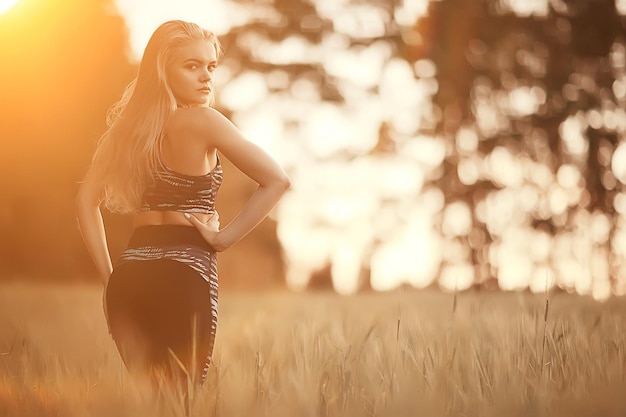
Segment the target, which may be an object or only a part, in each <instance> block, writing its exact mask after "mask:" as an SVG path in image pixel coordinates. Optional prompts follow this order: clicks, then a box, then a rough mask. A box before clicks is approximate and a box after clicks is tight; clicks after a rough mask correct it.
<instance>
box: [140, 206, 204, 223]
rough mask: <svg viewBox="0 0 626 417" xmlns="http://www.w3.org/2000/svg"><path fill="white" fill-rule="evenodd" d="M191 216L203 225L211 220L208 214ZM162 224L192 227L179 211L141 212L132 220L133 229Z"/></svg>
mask: <svg viewBox="0 0 626 417" xmlns="http://www.w3.org/2000/svg"><path fill="white" fill-rule="evenodd" d="M193 215H194V216H196V218H197V219H198V220H200V221H201V222H204V223H206V222H207V221H208V220H209V219H210V218H211V215H210V214H204V213H193ZM164 224H174V225H180V226H190V227H194V226H193V225H192V224H191V223H189V220H187V219H186V218H185V215H184V213H181V212H179V211H155V210H151V211H142V212H140V213H137V214H135V217H134V218H133V227H140V226H161V225H164Z"/></svg>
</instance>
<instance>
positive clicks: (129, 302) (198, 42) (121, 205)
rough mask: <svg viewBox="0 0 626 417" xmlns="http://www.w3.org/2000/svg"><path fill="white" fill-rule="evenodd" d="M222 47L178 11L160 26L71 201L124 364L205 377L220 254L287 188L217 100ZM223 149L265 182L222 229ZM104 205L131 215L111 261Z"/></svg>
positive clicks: (177, 378) (162, 374)
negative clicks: (126, 238)
mask: <svg viewBox="0 0 626 417" xmlns="http://www.w3.org/2000/svg"><path fill="white" fill-rule="evenodd" d="M220 54H221V48H220V44H219V42H218V40H217V38H216V37H215V35H214V34H212V33H211V32H209V31H207V30H205V29H203V28H201V27H199V26H198V25H196V24H193V23H189V22H183V21H178V20H177V21H169V22H166V23H164V24H162V25H161V26H160V27H159V28H157V30H156V31H155V32H154V34H153V35H152V37H151V38H150V40H149V42H148V44H147V46H146V49H145V52H144V55H143V58H142V61H141V64H140V66H139V71H138V74H137V77H136V78H135V80H133V81H132V82H131V83H130V85H129V86H128V88H127V89H126V91H125V93H124V94H123V96H122V98H121V100H120V101H119V102H118V103H117V104H116V105H115V106H113V107H112V109H111V111H110V112H109V115H108V123H109V128H108V130H107V131H106V132H105V133H104V135H103V136H102V137H101V139H100V141H99V143H98V146H97V149H96V151H95V154H94V157H93V160H92V163H91V166H90V168H89V170H88V171H87V174H86V176H85V179H84V181H83V182H82V184H81V187H80V190H79V192H78V195H77V199H76V202H77V212H78V221H79V225H80V229H81V232H82V235H83V239H84V241H85V244H86V246H87V249H88V251H89V253H90V255H91V257H92V259H93V261H94V263H95V265H96V268H97V271H98V273H99V276H100V278H101V279H102V282H103V283H104V285H105V291H104V310H105V315H106V317H107V322H108V325H109V331H110V332H111V335H112V337H113V339H114V341H115V343H116V346H117V348H118V350H119V353H120V355H121V357H122V359H123V361H124V363H125V365H126V366H127V368H128V369H129V370H130V371H131V372H134V371H138V372H144V373H147V374H148V375H150V376H151V378H153V379H157V377H158V378H165V379H166V380H168V381H170V382H174V383H186V381H189V380H192V381H193V382H194V383H198V384H201V383H202V382H203V381H204V378H205V376H206V372H207V367H208V364H209V363H210V361H211V355H212V352H213V343H214V339H215V332H216V328H217V289H218V277H217V258H216V254H217V253H218V252H221V251H223V250H226V249H227V248H229V247H230V246H231V245H233V244H234V243H235V242H237V241H239V240H240V239H241V238H243V237H244V236H245V235H246V234H247V233H248V232H250V231H251V230H252V229H253V228H254V227H255V226H256V225H258V224H259V223H260V222H261V221H262V220H263V219H264V218H265V217H266V216H267V215H268V213H269V212H270V210H271V209H272V208H273V207H274V205H275V204H276V203H277V202H278V200H279V199H280V197H281V196H282V195H283V193H284V192H285V191H286V190H287V188H288V187H289V179H288V177H287V175H286V174H285V172H284V170H283V169H282V168H281V167H280V166H279V165H278V164H277V163H276V162H275V161H274V160H273V159H272V158H271V157H270V156H268V154H267V153H266V152H264V151H263V150H262V149H261V148H259V147H257V146H256V145H254V144H253V143H251V142H249V141H247V140H246V139H245V138H243V137H242V135H241V134H240V133H239V131H238V130H237V129H236V128H235V127H234V126H233V124H232V123H231V122H230V121H229V120H228V119H227V118H225V117H224V116H223V115H222V114H221V113H219V112H218V111H217V110H215V109H213V108H212V107H211V104H212V102H213V97H214V90H213V83H212V80H213V73H214V71H215V69H216V67H217V64H218V58H219V57H220ZM221 157H225V158H227V159H228V160H230V161H231V162H232V163H233V164H234V165H235V166H236V167H237V168H239V169H240V170H241V171H242V172H244V173H245V174H247V175H248V176H249V177H250V178H252V179H253V180H254V181H256V182H257V183H258V188H257V189H256V191H255V192H254V194H253V195H252V196H251V197H250V199H249V201H248V202H247V204H245V205H244V207H243V208H242V209H241V211H240V213H239V214H238V215H237V216H236V217H235V218H234V219H233V220H232V222H230V223H229V224H228V225H227V226H225V227H223V228H221V229H220V223H219V219H218V214H217V212H216V211H215V198H216V195H217V192H218V189H219V187H220V184H221V182H222V166H221V161H220V158H221ZM101 206H105V207H106V208H107V209H109V210H111V211H113V212H120V213H132V214H133V218H134V222H133V223H134V230H133V234H132V237H131V239H130V242H129V244H128V248H127V249H126V251H125V252H124V253H123V254H122V255H121V257H120V258H119V259H118V260H116V262H115V266H113V262H112V260H111V257H110V255H109V251H108V248H107V240H106V236H105V228H104V224H103V220H102V215H101V211H100V208H101Z"/></svg>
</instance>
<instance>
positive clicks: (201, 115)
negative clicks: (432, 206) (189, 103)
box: [169, 107, 229, 134]
mask: <svg viewBox="0 0 626 417" xmlns="http://www.w3.org/2000/svg"><path fill="white" fill-rule="evenodd" d="M224 123H229V121H228V119H227V118H226V117H225V116H224V115H223V114H222V113H220V112H219V110H216V109H214V108H212V107H192V108H179V109H177V110H176V112H175V113H174V117H172V120H171V121H170V123H169V129H174V130H177V131H180V130H184V131H187V132H189V133H194V132H195V133H200V134H207V133H210V132H211V131H213V130H215V129H216V128H219V127H220V126H221V125H223V124H224Z"/></svg>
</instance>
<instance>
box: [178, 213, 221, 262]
mask: <svg viewBox="0 0 626 417" xmlns="http://www.w3.org/2000/svg"><path fill="white" fill-rule="evenodd" d="M185 218H186V219H187V220H188V221H189V223H191V224H192V225H193V226H194V227H195V228H196V229H198V231H199V232H200V235H201V236H202V238H203V239H204V240H205V241H206V242H207V243H208V244H209V246H211V248H213V250H215V251H216V252H222V251H223V250H225V249H226V247H224V245H222V244H220V239H219V235H220V216H219V214H218V213H217V211H216V212H215V213H213V214H212V215H211V217H209V218H208V220H207V221H206V222H203V221H201V220H199V219H198V218H197V217H196V216H194V215H193V214H190V213H185Z"/></svg>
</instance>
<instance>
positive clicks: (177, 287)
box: [106, 225, 218, 383]
mask: <svg viewBox="0 0 626 417" xmlns="http://www.w3.org/2000/svg"><path fill="white" fill-rule="evenodd" d="M217 294H218V281H217V256H216V254H215V253H214V252H213V251H211V249H210V247H209V246H208V245H207V243H206V242H205V241H204V239H203V238H202V236H201V235H200V234H199V232H198V231H197V230H196V228H195V227H193V226H178V225H162V226H141V227H138V228H136V229H135V231H134V232H133V234H132V236H131V238H130V242H129V244H128V248H127V249H126V250H125V251H124V252H123V254H122V255H121V256H120V258H119V260H118V261H117V263H116V265H115V267H114V269H113V273H112V274H111V277H110V279H109V283H108V285H107V289H106V309H107V319H108V324H109V330H110V332H111V335H112V337H113V340H114V341H115V344H116V346H117V348H118V350H119V352H120V356H121V357H122V360H123V361H124V364H125V365H126V367H127V368H128V369H129V370H130V371H131V372H132V371H133V368H135V369H138V370H139V369H143V370H148V371H154V370H162V371H163V372H165V373H166V374H167V375H169V376H172V375H174V376H176V375H177V376H178V377H183V378H190V379H191V380H193V381H195V382H199V383H202V382H203V381H204V379H205V377H206V374H207V370H208V366H209V363H210V362H211V356H212V353H213V345H214V342H215V333H216V330H217V306H218V304H217ZM172 372H173V373H174V374H172Z"/></svg>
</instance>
